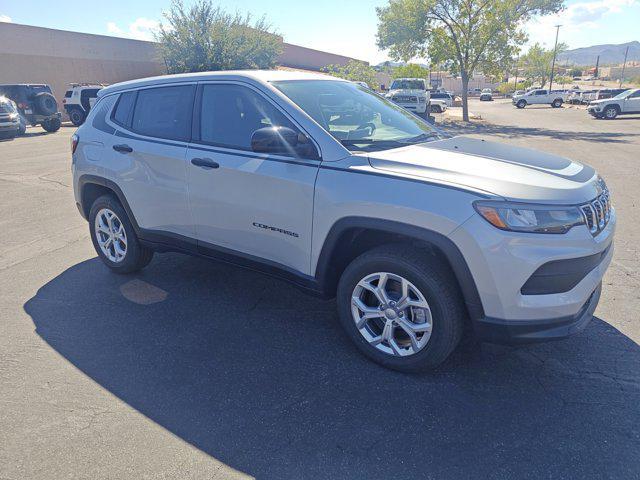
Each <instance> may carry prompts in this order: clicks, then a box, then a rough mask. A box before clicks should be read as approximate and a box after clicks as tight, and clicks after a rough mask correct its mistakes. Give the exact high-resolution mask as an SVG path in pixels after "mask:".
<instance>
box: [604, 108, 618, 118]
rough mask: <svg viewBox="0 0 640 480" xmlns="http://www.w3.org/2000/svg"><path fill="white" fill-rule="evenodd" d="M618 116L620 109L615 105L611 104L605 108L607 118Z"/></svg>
mask: <svg viewBox="0 0 640 480" xmlns="http://www.w3.org/2000/svg"><path fill="white" fill-rule="evenodd" d="M617 116H618V109H617V108H616V107H614V106H609V107H606V108H605V109H604V118H606V119H607V120H613V119H614V118H616V117H617Z"/></svg>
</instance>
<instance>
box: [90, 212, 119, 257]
mask: <svg viewBox="0 0 640 480" xmlns="http://www.w3.org/2000/svg"><path fill="white" fill-rule="evenodd" d="M94 227H95V233H96V240H97V241H98V246H99V247H100V250H101V251H102V253H103V254H104V256H105V257H107V258H108V259H109V260H110V261H112V262H114V263H119V262H121V261H123V260H124V258H125V257H126V255H127V232H126V231H125V229H124V225H123V224H122V221H121V220H120V218H118V216H117V215H116V214H115V213H114V212H113V211H112V210H110V209H108V208H102V209H100V210H99V211H98V213H97V214H96V219H95V223H94Z"/></svg>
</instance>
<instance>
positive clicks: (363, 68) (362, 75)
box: [322, 60, 377, 88]
mask: <svg viewBox="0 0 640 480" xmlns="http://www.w3.org/2000/svg"><path fill="white" fill-rule="evenodd" d="M322 71H323V72H326V73H328V74H329V75H333V76H334V77H338V78H344V79H345V80H351V81H352V82H365V83H366V84H367V85H369V88H376V86H377V85H376V71H375V70H374V69H373V67H371V66H369V65H368V64H366V63H364V62H359V61H358V60H349V63H347V64H346V65H327V66H326V67H324V68H323V69H322Z"/></svg>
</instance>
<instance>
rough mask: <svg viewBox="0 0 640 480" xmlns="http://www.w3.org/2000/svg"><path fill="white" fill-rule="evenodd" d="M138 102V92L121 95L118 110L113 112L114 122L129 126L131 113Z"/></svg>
mask: <svg viewBox="0 0 640 480" xmlns="http://www.w3.org/2000/svg"><path fill="white" fill-rule="evenodd" d="M135 100H136V92H125V93H123V94H121V95H120V99H119V100H118V104H117V105H116V110H115V112H113V117H112V119H113V121H114V122H116V123H118V124H120V125H123V126H129V119H130V118H131V116H130V115H131V111H132V109H133V104H134V102H135Z"/></svg>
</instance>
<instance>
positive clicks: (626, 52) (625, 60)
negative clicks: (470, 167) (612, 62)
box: [618, 45, 629, 88]
mask: <svg viewBox="0 0 640 480" xmlns="http://www.w3.org/2000/svg"><path fill="white" fill-rule="evenodd" d="M628 54H629V45H627V49H626V50H625V51H624V63H623V64H622V75H620V86H619V87H618V88H622V80H624V70H625V68H626V67H627V55H628Z"/></svg>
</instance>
